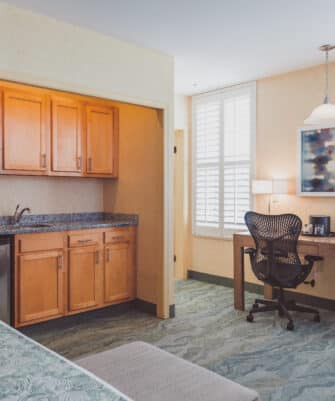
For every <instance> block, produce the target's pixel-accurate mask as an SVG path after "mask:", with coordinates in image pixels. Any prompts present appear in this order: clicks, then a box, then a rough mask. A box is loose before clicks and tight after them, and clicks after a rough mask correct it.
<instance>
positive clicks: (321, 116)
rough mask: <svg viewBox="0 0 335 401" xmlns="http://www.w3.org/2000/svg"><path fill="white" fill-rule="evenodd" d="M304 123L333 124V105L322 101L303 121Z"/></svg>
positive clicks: (334, 123) (334, 107)
mask: <svg viewBox="0 0 335 401" xmlns="http://www.w3.org/2000/svg"><path fill="white" fill-rule="evenodd" d="M304 124H305V125H325V126H335V105H334V104H332V103H324V104H321V105H320V106H318V107H316V108H315V109H314V110H313V111H312V113H311V114H310V116H309V117H307V118H306V120H305V121H304Z"/></svg>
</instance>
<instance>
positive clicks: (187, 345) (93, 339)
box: [25, 280, 335, 401]
mask: <svg viewBox="0 0 335 401" xmlns="http://www.w3.org/2000/svg"><path fill="white" fill-rule="evenodd" d="M254 298H255V295H254V294H251V293H248V294H247V296H246V302H247V305H251V304H252V301H253V299H254ZM245 315H246V314H245V313H242V312H237V311H235V310H234V309H233V291H232V289H230V288H226V287H222V286H217V285H213V284H205V283H201V282H198V281H194V280H188V281H180V282H177V283H176V318H174V319H170V320H168V321H162V320H158V319H156V318H154V317H152V316H150V315H147V314H144V313H141V312H138V311H136V310H130V311H128V312H126V313H123V314H120V315H118V316H113V317H108V316H106V315H104V316H95V317H93V318H90V319H86V320H85V321H81V322H79V323H78V322H72V323H71V322H69V323H67V324H66V325H62V327H59V328H58V327H57V325H54V326H53V328H52V329H49V330H46V329H45V328H44V329H43V330H42V329H41V328H39V327H37V326H36V327H32V328H30V329H25V332H26V333H27V334H29V335H31V337H33V338H34V339H35V340H37V341H39V342H41V343H42V344H44V345H46V346H47V347H49V348H51V349H53V350H55V351H57V352H58V353H60V354H62V355H63V356H66V357H67V358H69V359H73V360H75V359H76V358H79V357H80V356H84V355H88V354H91V353H96V352H100V351H103V350H106V349H110V348H112V347H116V346H118V345H120V344H123V343H128V342H130V341H135V340H141V341H146V342H149V343H152V344H155V345H157V346H159V347H161V348H163V349H165V350H167V351H169V352H171V353H174V354H176V355H179V356H180V357H182V358H185V359H188V360H190V361H192V362H195V363H197V364H199V365H201V366H204V367H207V368H209V369H211V370H213V371H215V372H217V373H219V374H221V375H223V376H225V377H227V378H230V379H232V380H234V381H237V382H239V383H241V384H243V385H245V386H248V387H251V388H254V389H255V390H257V391H258V392H259V393H260V395H261V398H262V401H316V400H317V401H335V374H334V372H335V316H334V313H331V312H327V311H322V312H321V319H322V321H321V323H314V322H313V321H311V319H309V318H308V317H307V316H303V315H301V314H299V315H297V316H296V325H295V326H296V329H295V331H294V332H288V331H287V330H286V329H285V327H286V321H285V320H284V319H280V318H279V317H278V316H276V315H275V314H274V313H271V312H270V313H268V314H262V315H259V316H256V318H255V322H254V323H253V324H250V323H247V322H246V321H245ZM208 401H210V400H208Z"/></svg>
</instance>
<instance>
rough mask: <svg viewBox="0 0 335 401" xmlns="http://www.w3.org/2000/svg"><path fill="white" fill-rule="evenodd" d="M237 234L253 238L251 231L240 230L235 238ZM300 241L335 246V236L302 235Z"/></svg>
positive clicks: (243, 237) (241, 236)
mask: <svg viewBox="0 0 335 401" xmlns="http://www.w3.org/2000/svg"><path fill="white" fill-rule="evenodd" d="M235 236H236V237H237V238H238V237H239V238H241V239H246V237H250V238H251V239H252V237H251V235H250V233H249V231H241V232H238V233H236V234H234V238H235ZM298 241H299V242H303V243H306V244H315V245H318V244H324V245H333V246H335V237H312V236H309V235H300V236H299V239H298Z"/></svg>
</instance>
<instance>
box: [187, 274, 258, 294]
mask: <svg viewBox="0 0 335 401" xmlns="http://www.w3.org/2000/svg"><path fill="white" fill-rule="evenodd" d="M187 277H188V278H191V279H194V280H198V281H204V282H205V283H210V284H217V285H222V286H224V287H230V288H234V279H233V278H230V277H222V276H216V275H215V274H208V273H201V272H196V271H194V270H189V271H188V275H187ZM244 286H245V289H246V291H250V292H254V293H255V294H263V286H262V285H259V284H254V283H245V284H244Z"/></svg>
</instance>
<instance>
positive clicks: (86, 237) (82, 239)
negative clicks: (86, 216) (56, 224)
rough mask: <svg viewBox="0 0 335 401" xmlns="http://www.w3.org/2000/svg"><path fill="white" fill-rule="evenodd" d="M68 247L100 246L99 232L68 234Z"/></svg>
mask: <svg viewBox="0 0 335 401" xmlns="http://www.w3.org/2000/svg"><path fill="white" fill-rule="evenodd" d="M68 239H69V247H70V248H73V247H77V246H87V245H100V244H102V232H101V231H78V232H72V233H70V234H69V238H68Z"/></svg>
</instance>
